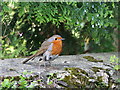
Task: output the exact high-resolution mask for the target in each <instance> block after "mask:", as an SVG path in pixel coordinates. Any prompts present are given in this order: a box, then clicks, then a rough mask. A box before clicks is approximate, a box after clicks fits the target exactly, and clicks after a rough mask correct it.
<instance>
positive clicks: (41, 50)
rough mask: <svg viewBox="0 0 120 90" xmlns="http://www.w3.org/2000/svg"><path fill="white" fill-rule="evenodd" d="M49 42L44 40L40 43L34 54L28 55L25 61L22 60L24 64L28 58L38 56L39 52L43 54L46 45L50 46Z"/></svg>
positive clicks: (46, 47)
mask: <svg viewBox="0 0 120 90" xmlns="http://www.w3.org/2000/svg"><path fill="white" fill-rule="evenodd" d="M50 44H51V42H48V41H44V42H43V43H42V44H41V47H40V49H39V50H38V51H37V52H36V53H35V54H34V55H31V56H30V57H28V59H26V60H25V61H23V64H25V63H26V62H28V61H29V60H30V59H34V58H35V57H36V56H38V55H40V54H43V53H44V52H45V51H46V50H47V49H48V47H49V46H50Z"/></svg>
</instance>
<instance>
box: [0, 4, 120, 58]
mask: <svg viewBox="0 0 120 90" xmlns="http://www.w3.org/2000/svg"><path fill="white" fill-rule="evenodd" d="M0 4H1V6H2V11H1V12H0V16H2V36H1V37H0V38H1V41H0V42H1V43H2V51H1V53H2V54H0V57H1V58H13V57H24V56H29V55H31V54H33V53H35V51H36V50H37V49H38V48H39V47H40V45H41V43H42V42H43V41H44V40H45V39H46V38H49V37H50V36H52V35H54V34H59V35H61V36H62V37H64V38H65V41H64V42H63V46H64V47H63V52H62V55H72V54H82V53H85V52H87V51H88V52H91V53H92V52H111V51H117V50H118V48H117V47H118V35H119V34H120V31H118V6H119V3H115V2H109V3H108V2H107V3H105V2H94V3H91V2H3V3H0ZM118 32H119V33H118Z"/></svg>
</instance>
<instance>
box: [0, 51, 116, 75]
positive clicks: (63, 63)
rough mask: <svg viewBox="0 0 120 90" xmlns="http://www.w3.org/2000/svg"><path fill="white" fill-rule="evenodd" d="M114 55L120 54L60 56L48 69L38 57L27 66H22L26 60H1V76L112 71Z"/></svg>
mask: <svg viewBox="0 0 120 90" xmlns="http://www.w3.org/2000/svg"><path fill="white" fill-rule="evenodd" d="M112 55H116V56H118V52H112V53H89V54H81V55H68V56H67V55H64V56H59V57H58V58H57V59H55V60H54V61H51V66H50V67H46V68H45V67H44V62H43V61H38V58H39V57H36V58H35V60H32V61H29V62H28V63H26V64H22V61H24V60H25V59H26V58H13V59H4V60H0V76H17V75H20V74H21V73H22V72H23V71H25V70H27V71H32V72H35V73H41V72H44V71H48V72H54V71H61V70H63V69H64V68H65V67H79V68H81V69H85V70H86V71H87V70H89V69H91V68H92V67H101V68H104V69H110V70H111V69H112V67H113V65H112V64H110V56H112ZM84 56H92V57H94V58H95V59H97V60H103V62H91V61H88V60H87V59H85V58H83V57H84ZM88 72H89V71H88Z"/></svg>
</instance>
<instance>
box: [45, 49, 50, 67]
mask: <svg viewBox="0 0 120 90" xmlns="http://www.w3.org/2000/svg"><path fill="white" fill-rule="evenodd" d="M43 60H44V61H45V63H44V66H45V67H46V66H51V63H50V61H49V60H50V52H49V51H46V52H45V53H44V54H43Z"/></svg>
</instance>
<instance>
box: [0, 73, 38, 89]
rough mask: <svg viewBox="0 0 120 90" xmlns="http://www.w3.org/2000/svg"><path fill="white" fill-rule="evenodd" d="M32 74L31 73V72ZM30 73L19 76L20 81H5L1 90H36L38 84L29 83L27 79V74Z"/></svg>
mask: <svg viewBox="0 0 120 90" xmlns="http://www.w3.org/2000/svg"><path fill="white" fill-rule="evenodd" d="M30 73H31V72H30ZM30 73H29V72H26V71H25V72H23V75H21V76H19V77H18V78H19V80H18V81H17V80H15V78H14V77H12V78H11V79H4V81H3V82H2V83H1V86H0V89H1V90H5V89H16V88H20V89H27V88H34V87H35V86H36V84H37V83H36V82H32V81H31V82H29V80H28V79H29V78H27V77H26V75H27V74H30Z"/></svg>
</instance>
